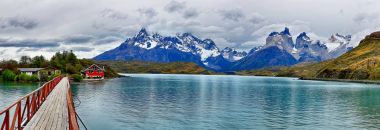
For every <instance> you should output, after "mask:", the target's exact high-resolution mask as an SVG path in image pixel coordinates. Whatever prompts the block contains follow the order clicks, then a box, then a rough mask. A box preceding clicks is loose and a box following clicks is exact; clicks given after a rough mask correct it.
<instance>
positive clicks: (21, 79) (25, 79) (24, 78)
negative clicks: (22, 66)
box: [18, 73, 31, 82]
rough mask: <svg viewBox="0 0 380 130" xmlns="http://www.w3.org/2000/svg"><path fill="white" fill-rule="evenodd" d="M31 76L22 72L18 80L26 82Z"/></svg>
mask: <svg viewBox="0 0 380 130" xmlns="http://www.w3.org/2000/svg"><path fill="white" fill-rule="evenodd" d="M30 77H31V76H29V75H27V74H25V73H22V74H20V75H19V76H18V80H19V81H24V82H27V81H30Z"/></svg>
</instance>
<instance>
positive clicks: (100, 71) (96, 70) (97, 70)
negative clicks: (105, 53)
mask: <svg viewBox="0 0 380 130" xmlns="http://www.w3.org/2000/svg"><path fill="white" fill-rule="evenodd" d="M104 72H105V69H104V66H103V67H99V66H98V65H96V64H92V65H91V66H90V67H88V68H86V69H84V70H82V71H81V73H82V76H84V77H85V78H86V79H104Z"/></svg>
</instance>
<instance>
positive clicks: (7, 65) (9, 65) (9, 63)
mask: <svg viewBox="0 0 380 130" xmlns="http://www.w3.org/2000/svg"><path fill="white" fill-rule="evenodd" d="M0 66H1V68H2V69H3V70H6V69H8V70H11V71H13V72H14V73H16V72H17V71H18V70H17V66H18V63H17V61H15V60H3V61H2V62H1V63H0Z"/></svg>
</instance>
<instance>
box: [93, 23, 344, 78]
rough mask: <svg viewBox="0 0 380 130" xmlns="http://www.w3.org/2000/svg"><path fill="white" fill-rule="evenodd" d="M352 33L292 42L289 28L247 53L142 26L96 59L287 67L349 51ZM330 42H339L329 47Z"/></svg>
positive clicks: (212, 67) (303, 35)
mask: <svg viewBox="0 0 380 130" xmlns="http://www.w3.org/2000/svg"><path fill="white" fill-rule="evenodd" d="M350 39H351V36H349V35H348V36H342V35H339V34H335V35H333V36H332V37H331V38H330V40H329V41H328V43H324V42H322V41H320V40H313V39H311V38H310V37H309V36H308V35H307V33H305V32H303V33H301V34H299V35H298V36H297V37H296V39H295V42H293V41H294V40H293V36H292V35H291V33H290V30H289V28H285V29H284V30H283V31H281V32H272V33H270V34H269V35H268V37H267V39H266V44H265V45H263V46H257V47H253V48H252V49H251V50H250V51H249V53H247V52H239V51H237V50H235V49H234V48H229V47H226V48H224V49H223V50H219V48H218V47H217V46H216V44H215V43H214V41H212V40H211V39H200V38H198V37H196V36H194V35H193V34H191V33H183V34H177V35H175V36H161V35H160V34H157V33H156V34H153V35H151V34H150V33H148V32H147V30H146V29H145V28H142V29H141V30H140V32H139V33H138V34H136V35H135V36H134V37H131V38H128V39H127V40H126V41H125V42H123V43H122V44H121V45H120V46H119V47H117V48H115V49H112V50H109V51H106V52H104V53H103V54H100V55H98V56H96V57H94V58H93V59H95V60H137V61H149V62H193V63H196V64H198V65H200V66H203V67H205V68H207V69H210V70H216V71H235V70H251V69H261V68H265V67H271V66H290V65H294V64H297V63H299V62H308V61H323V60H326V59H331V58H335V57H337V56H340V55H341V54H343V53H345V52H347V51H348V50H350V47H348V43H349V41H350ZM332 44H338V45H337V46H335V47H334V46H333V47H331V45H332Z"/></svg>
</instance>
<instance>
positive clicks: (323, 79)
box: [118, 73, 380, 85]
mask: <svg viewBox="0 0 380 130" xmlns="http://www.w3.org/2000/svg"><path fill="white" fill-rule="evenodd" d="M118 74H119V75H120V74H121V75H123V74H166V73H118ZM170 74H173V73H170ZM184 75H228V74H184ZM234 75H236V76H258V77H273V78H279V77H277V76H268V75H240V74H234ZM126 77H129V76H126ZM287 78H297V79H298V80H314V81H334V82H345V83H361V84H379V85H380V80H352V79H326V78H305V77H287Z"/></svg>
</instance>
